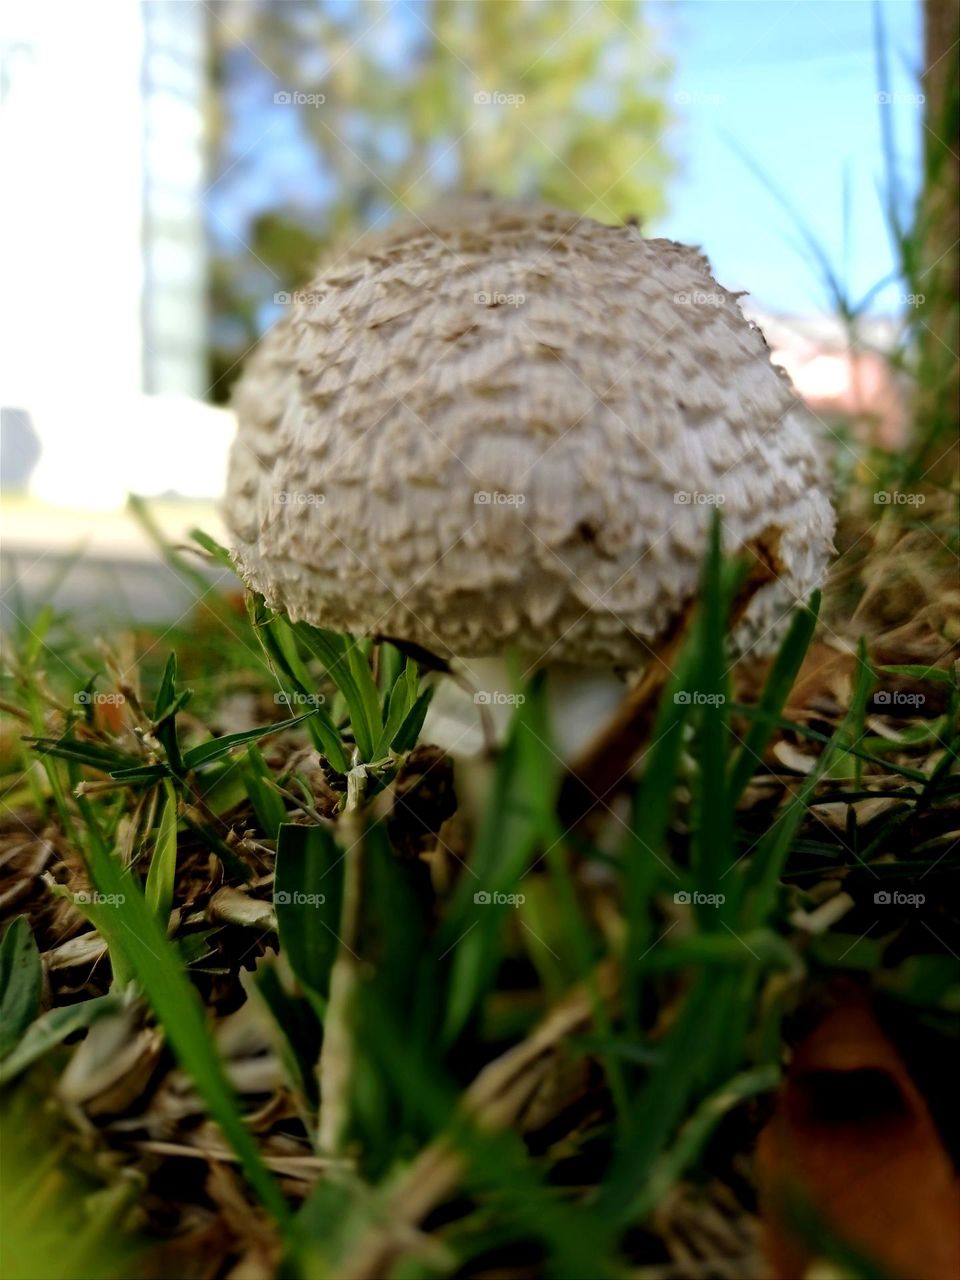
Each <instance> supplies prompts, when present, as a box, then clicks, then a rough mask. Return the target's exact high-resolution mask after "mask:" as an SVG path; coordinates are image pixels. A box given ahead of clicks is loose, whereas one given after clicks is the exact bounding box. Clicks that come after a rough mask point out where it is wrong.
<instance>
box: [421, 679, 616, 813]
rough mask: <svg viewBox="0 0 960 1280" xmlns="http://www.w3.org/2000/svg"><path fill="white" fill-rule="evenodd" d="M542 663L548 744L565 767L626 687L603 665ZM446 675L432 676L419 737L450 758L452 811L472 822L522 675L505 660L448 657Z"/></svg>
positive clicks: (604, 721) (613, 709) (515, 702)
mask: <svg viewBox="0 0 960 1280" xmlns="http://www.w3.org/2000/svg"><path fill="white" fill-rule="evenodd" d="M544 669H545V671H546V674H547V687H546V694H547V712H548V716H549V721H550V729H551V741H550V743H549V746H550V748H551V750H553V751H554V752H555V753H556V755H557V757H558V758H559V759H560V760H561V761H562V762H563V764H564V765H569V764H570V763H571V761H572V760H573V759H575V758H576V757H577V756H578V755H579V754H580V753H581V752H582V751H583V749H584V748H585V747H586V746H587V745H588V744H589V743H590V742H592V741H593V740H594V738H595V737H596V735H597V734H598V733H599V732H600V731H601V729H602V728H603V727H604V726H605V725H606V724H607V723H608V722H609V720H610V718H611V716H613V715H614V713H615V712H616V710H617V708H618V707H619V705H620V703H621V702H622V700H623V698H624V696H625V694H626V691H627V686H626V683H625V681H624V680H623V679H622V678H621V677H620V676H619V675H617V674H616V673H615V672H614V671H611V670H605V669H603V668H591V667H577V666H573V665H570V664H564V663H553V664H550V663H548V664H544ZM525 674H530V673H525ZM452 676H453V678H451V676H449V675H437V677H436V681H437V686H436V692H435V693H434V696H433V700H432V702H431V704H430V709H429V711H428V712H427V718H426V720H425V721H424V726H423V733H422V735H421V736H422V739H423V741H424V742H431V743H434V744H435V745H436V746H438V747H440V748H441V749H442V750H443V751H445V752H446V753H447V754H448V755H449V756H450V757H451V758H452V759H453V762H454V767H455V771H456V788H457V798H458V801H459V807H460V810H461V812H463V813H465V815H466V817H467V818H468V819H470V820H475V819H476V818H478V817H479V816H480V814H482V813H483V810H484V807H485V804H486V799H487V796H488V794H489V784H490V776H491V770H492V759H493V756H494V754H495V751H496V749H497V748H499V747H501V746H502V745H503V743H504V741H505V739H506V736H507V732H508V730H509V726H510V721H511V720H512V718H513V715H514V713H515V712H516V709H517V706H518V705H519V703H520V702H521V701H522V699H523V696H524V695H523V693H522V692H521V690H520V687H518V686H522V683H523V681H522V680H521V681H518V680H517V678H516V675H515V674H514V673H513V672H512V671H511V666H510V664H509V662H508V661H507V660H506V659H505V658H470V659H456V660H455V661H454V662H453V664H452Z"/></svg>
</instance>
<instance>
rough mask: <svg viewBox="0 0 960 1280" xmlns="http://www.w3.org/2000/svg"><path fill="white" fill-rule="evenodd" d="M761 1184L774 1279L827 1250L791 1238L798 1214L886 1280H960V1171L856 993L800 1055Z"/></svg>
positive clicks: (768, 1143)
mask: <svg viewBox="0 0 960 1280" xmlns="http://www.w3.org/2000/svg"><path fill="white" fill-rule="evenodd" d="M757 1178H758V1182H759V1186H760V1203H761V1212H762V1216H763V1223H764V1232H763V1237H764V1238H763V1244H764V1250H765V1252H766V1254H767V1256H768V1258H769V1260H770V1263H771V1265H772V1267H773V1268H774V1271H775V1274H776V1276H778V1277H781V1280H797V1278H798V1277H801V1276H805V1275H807V1274H808V1273H809V1270H810V1268H811V1267H812V1266H814V1264H816V1265H820V1263H821V1262H822V1261H823V1259H822V1253H823V1249H822V1248H817V1247H816V1245H814V1244H812V1243H811V1241H810V1240H809V1239H805V1238H803V1235H802V1233H800V1232H799V1231H798V1230H797V1225H796V1218H795V1207H796V1205H797V1204H802V1205H803V1206H805V1207H806V1208H808V1209H809V1210H810V1211H811V1213H812V1214H813V1216H814V1217H815V1219H816V1220H817V1222H818V1223H819V1224H822V1226H823V1228H824V1229H825V1230H826V1231H827V1232H828V1233H829V1235H830V1236H832V1237H834V1238H835V1239H837V1240H840V1241H842V1242H843V1243H844V1244H845V1245H847V1246H849V1247H850V1249H851V1250H852V1251H853V1252H854V1253H856V1254H858V1255H860V1256H861V1257H863V1258H866V1259H870V1260H873V1261H874V1262H875V1263H876V1265H877V1266H878V1267H880V1268H881V1269H882V1270H883V1271H885V1272H887V1273H888V1274H889V1275H890V1276H893V1277H905V1276H909V1277H911V1280H956V1277H957V1276H958V1275H960V1183H958V1179H957V1175H956V1171H955V1170H954V1167H953V1164H952V1162H951V1161H950V1158H949V1156H948V1155H947V1152H946V1150H945V1148H944V1146H943V1143H942V1141H941V1139H940V1135H939V1134H938V1132H937V1130H936V1127H935V1125H934V1122H933V1119H932V1117H931V1114H930V1110H929V1108H928V1107H927V1104H926V1102H925V1100H924V1098H923V1097H922V1095H921V1094H920V1092H919V1090H918V1089H917V1087H916V1085H915V1084H914V1082H913V1080H912V1079H911V1077H910V1076H909V1074H908V1073H907V1069H906V1067H905V1066H904V1063H903V1060H902V1059H901V1057H900V1054H899V1053H898V1051H897V1049H896V1047H895V1045H894V1044H893V1043H892V1041H891V1040H890V1039H889V1038H888V1037H887V1036H886V1035H885V1033H884V1032H883V1031H882V1030H881V1028H880V1025H879V1024H878V1022H877V1020H876V1018H875V1017H874V1015H873V1012H872V1011H871V1009H870V1006H869V1003H868V1001H867V999H866V997H865V996H863V995H862V994H861V993H860V992H859V991H857V990H856V989H853V988H850V989H849V990H848V989H844V991H843V993H842V995H841V996H840V999H839V1001H838V1003H837V1004H836V1005H835V1006H834V1007H833V1008H832V1009H831V1011H830V1012H829V1013H827V1015H826V1016H825V1017H824V1018H823V1019H822V1020H821V1021H820V1022H819V1024H818V1025H817V1026H816V1028H815V1029H814V1031H813V1032H812V1033H811V1034H810V1035H809V1036H808V1037H807V1038H806V1039H805V1040H804V1041H803V1042H802V1043H801V1045H800V1047H799V1048H798V1050H797V1052H796V1055H795V1057H794V1060H793V1063H792V1065H791V1067H790V1070H789V1073H788V1075H787V1079H786V1082H785V1084H784V1086H783V1089H782V1091H781V1093H780V1097H779V1100H778V1103H777V1107H776V1110H775V1113H774V1115H773V1117H772V1119H771V1120H770V1122H769V1124H768V1125H767V1127H766V1128H765V1129H764V1131H763V1133H762V1134H761V1135H760V1140H759V1143H758V1146H757Z"/></svg>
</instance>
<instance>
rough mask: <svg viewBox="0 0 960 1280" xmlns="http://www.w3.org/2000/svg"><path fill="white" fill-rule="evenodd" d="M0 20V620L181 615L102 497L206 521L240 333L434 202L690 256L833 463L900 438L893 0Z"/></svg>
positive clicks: (919, 35)
mask: <svg viewBox="0 0 960 1280" xmlns="http://www.w3.org/2000/svg"><path fill="white" fill-rule="evenodd" d="M2 21H3V34H4V55H3V100H2V135H3V147H4V153H3V158H2V163H3V172H4V174H5V176H6V179H7V181H6V184H5V186H6V198H5V199H4V201H3V267H2V271H3V284H4V288H3V302H2V304H0V325H2V329H0V350H2V353H3V363H2V369H3V372H2V377H0V404H2V409H3V453H2V481H3V497H4V503H3V507H4V511H3V539H4V557H5V570H6V572H5V582H4V596H3V607H4V610H5V613H6V615H7V616H8V617H9V614H10V612H11V611H12V612H17V611H19V610H21V609H26V608H28V607H29V605H30V602H31V601H35V600H37V599H55V600H57V601H58V602H62V603H64V604H68V605H69V606H70V607H71V608H73V609H79V610H84V609H87V610H90V611H95V612H96V613H98V614H101V613H102V612H103V611H104V610H116V611H118V612H124V611H126V612H132V613H134V614H136V615H138V616H140V617H143V618H147V619H156V618H160V617H163V616H165V615H166V614H167V613H169V612H170V611H171V609H174V608H175V607H176V606H177V603H178V601H177V600H176V598H175V595H174V594H173V593H175V591H176V587H175V585H174V583H173V581H172V580H171V579H169V578H168V577H167V576H165V575H164V570H163V568H162V566H161V565H160V564H159V562H158V561H157V559H156V556H155V553H154V552H153V550H152V549H151V546H150V543H149V539H148V538H147V537H146V535H145V534H144V531H143V529H142V527H141V525H140V524H138V523H137V521H136V520H135V519H132V518H131V516H130V513H129V510H128V509H127V506H126V503H127V497H128V494H129V493H136V494H141V495H144V496H145V497H148V498H151V499H154V500H155V501H153V503H152V505H151V510H152V511H153V515H154V518H155V519H156V521H157V522H158V523H159V524H160V525H161V526H162V527H163V528H164V529H165V531H166V532H167V533H168V534H171V535H173V536H176V534H177V532H178V531H179V530H181V529H186V528H187V527H189V526H191V525H194V524H201V525H203V526H204V527H206V528H207V529H210V530H212V531H213V532H214V533H216V532H217V517H216V499H217V496H218V494H219V493H220V491H221V488H222V484H223V477H224V471H225V461H226V454H227V450H228V448H229V442H230V439H231V436H232V433H233V419H232V416H231V413H230V410H229V395H230V388H231V385H232V384H233V382H234V380H235V378H236V377H237V375H238V373H239V371H240V370H241V368H242V366H243V362H244V359H245V357H246V355H247V354H248V352H249V351H250V349H251V348H252V346H253V345H254V344H255V343H256V341H257V338H258V336H259V335H260V334H261V333H262V332H263V331H264V330H265V329H267V328H268V327H269V326H270V324H271V323H272V322H273V321H274V320H275V319H276V318H277V316H278V315H279V314H280V313H281V309H282V307H283V306H284V305H285V301H286V298H287V296H288V294H289V293H290V292H291V291H292V290H294V289H296V288H297V287H298V286H302V285H303V284H304V283H305V282H306V280H307V279H308V277H309V272H310V267H311V264H312V262H313V261H314V260H315V258H316V257H317V255H318V254H319V253H320V252H321V251H322V250H323V248H324V246H326V245H327V244H328V243H330V241H331V240H333V239H341V238H343V237H349V235H350V234H351V233H352V232H353V231H354V230H359V229H364V228H367V227H370V226H376V225H385V224H386V223H387V221H388V220H389V219H391V218H392V217H395V216H397V215H399V214H400V213H402V211H403V210H404V209H405V208H410V209H413V210H417V209H419V208H422V207H423V206H424V205H427V204H429V202H430V201H432V200H434V199H436V198H437V197H438V196H440V195H442V194H443V193H444V192H445V191H451V190H462V189H469V190H489V191H493V192H496V193H499V194H513V195H530V196H534V195H537V196H541V197H544V198H546V199H549V200H552V201H555V202H556V203H558V204H561V205H564V206H566V207H569V208H572V209H574V210H576V211H578V212H582V213H583V214H586V215H589V216H591V217H594V218H598V219H600V220H601V221H607V222H616V221H623V220H626V219H635V220H636V221H637V222H638V223H639V225H640V227H641V228H642V230H643V231H644V233H645V234H649V235H659V236H669V237H673V238H675V239H679V240H683V241H687V242H690V243H694V244H699V245H701V246H702V247H703V249H704V250H705V252H706V253H707V254H708V256H709V257H710V259H711V262H712V263H713V266H714V270H715V273H716V274H717V276H718V278H719V279H720V280H721V281H722V283H723V284H724V285H726V286H727V287H728V288H732V289H738V290H743V291H744V292H745V294H746V296H745V298H744V300H743V305H744V307H745V309H746V310H748V311H749V313H750V314H751V315H753V316H754V317H755V318H756V319H757V320H758V321H759V323H760V324H761V325H762V327H763V328H764V331H765V333H766V335H767V338H768V341H769V342H770V345H771V347H772V349H773V351H774V357H775V359H776V360H778V361H779V362H780V363H782V364H783V365H784V366H785V367H786V368H787V369H788V370H789V371H790V373H791V375H792V376H793V378H794V380H795V382H796V384H797V386H798V388H799V390H800V391H801V393H802V394H804V395H805V396H806V397H807V399H808V401H809V402H810V404H811V405H812V407H813V408H814V409H815V411H816V412H817V413H818V415H819V416H820V417H821V418H822V420H823V421H824V423H825V424H827V426H828V427H829V430H830V432H831V433H832V435H833V437H834V439H835V440H836V441H837V442H838V447H839V449H840V453H841V456H840V464H841V468H842V467H843V466H846V467H847V468H848V469H850V468H853V467H855V466H856V461H857V457H858V456H859V454H860V453H861V452H862V451H863V450H870V449H873V448H875V447H877V446H878V445H880V446H883V447H885V448H887V449H896V448H897V447H899V445H900V443H901V440H902V434H903V431H904V425H903V422H904V413H903V409H902V394H901V388H900V386H899V385H898V382H897V377H896V370H895V362H894V364H892V363H891V361H890V359H889V355H890V353H891V352H892V351H895V350H897V348H898V344H900V343H901V341H902V335H903V332H904V330H905V328H906V327H908V326H909V325H910V323H911V316H912V313H914V312H915V310H916V305H917V299H916V297H915V294H914V293H912V292H910V290H909V287H908V286H907V285H906V283H905V281H904V279H903V278H902V277H901V274H900V262H901V255H900V254H899V253H898V250H897V245H896V242H895V236H892V235H891V225H892V223H893V224H895V223H896V219H897V216H898V214H899V216H900V217H902V219H903V220H904V222H906V221H908V220H909V215H910V211H911V210H912V208H913V206H914V204H915V202H916V199H917V196H918V193H919V190H920V187H921V182H922V173H923V165H924V152H925V128H926V126H925V124H924V93H923V91H922V85H921V73H922V72H923V70H924V66H925V62H926V64H929V62H930V60H931V59H930V56H929V54H930V50H929V47H928V48H927V49H926V50H925V48H924V33H923V9H922V6H921V5H920V4H919V3H915V2H914V0H883V2H882V3H877V4H875V3H871V2H869V0H754V2H747V3H744V2H741V0H676V2H673V3H667V2H664V0H647V3H643V4H641V3H634V2H633V0H622V2H621V0H477V2H471V0H397V2H394V0H372V2H369V0H280V2H277V0H273V2H269V0H219V2H215V0H212V2H211V3H194V2H193V0H147V2H146V3H140V4H138V3H135V2H134V0H90V2H88V3H77V2H76V0H63V2H62V3H61V2H60V0H22V2H19V0H10V2H9V3H8V4H7V6H6V8H5V13H4V16H3V19H2ZM928 45H929V41H928ZM937 56H943V57H945V58H947V59H950V60H951V61H952V60H953V59H954V57H955V51H954V52H951V51H950V50H948V49H946V48H945V49H944V50H943V53H942V55H937ZM81 548H82V550H83V558H82V561H78V556H77V553H78V552H79V551H80V549H81Z"/></svg>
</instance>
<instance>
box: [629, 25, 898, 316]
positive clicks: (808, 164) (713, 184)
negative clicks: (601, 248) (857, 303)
mask: <svg viewBox="0 0 960 1280" xmlns="http://www.w3.org/2000/svg"><path fill="white" fill-rule="evenodd" d="M873 8H874V6H873V4H872V2H870V0H822V2H821V0H682V2H680V3H670V4H667V3H662V2H660V0H657V2H656V3H653V4H650V5H648V12H649V14H650V16H651V18H652V19H653V20H654V21H655V23H656V24H657V26H658V27H659V28H660V29H661V42H662V46H663V47H664V48H665V50H666V51H667V52H668V53H669V54H670V55H671V56H672V57H673V59H674V61H675V75H674V82H673V86H672V93H673V95H674V96H676V95H686V97H689V102H687V101H686V98H684V101H682V102H681V103H678V104H677V105H676V108H675V109H676V110H677V111H678V112H679V113H680V115H679V119H678V125H677V129H676V132H675V134H674V136H673V141H672V145H673V150H674V154H675V155H676V156H677V158H678V160H679V161H680V172H679V175H678V176H677V177H676V178H675V179H674V182H673V183H672V185H671V187H670V190H669V193H668V196H669V205H670V209H669V213H668V214H667V216H666V217H665V218H663V219H662V220H661V221H660V222H659V223H658V225H657V226H656V228H654V229H655V230H656V231H657V232H658V233H659V234H662V235H668V236H672V237H673V238H674V239H677V240H684V241H688V242H691V243H699V244H702V245H703V247H704V249H705V250H706V252H707V254H708V255H709V257H710V258H711V260H712V262H713V265H714V268H715V270H716V273H717V275H718V277H719V278H720V279H721V281H722V282H723V283H724V284H725V285H726V286H727V287H728V288H734V289H736V288H740V289H747V290H748V291H749V292H750V293H751V294H752V295H753V296H754V298H755V299H756V301H757V302H758V303H759V304H760V305H762V306H764V307H766V308H770V309H773V310H777V311H788V312H800V313H806V312H809V311H815V310H821V309H822V308H823V306H824V294H823V290H822V289H821V288H820V287H819V285H818V278H817V275H816V272H815V270H814V269H813V268H812V267H811V265H810V262H809V258H808V256H807V255H806V254H805V253H804V252H803V251H802V250H801V249H799V248H798V247H796V246H797V245H798V244H799V237H798V235H797V233H796V231H795V230H794V228H793V227H792V226H791V224H790V220H789V218H788V217H787V215H786V214H785V213H784V211H783V209H782V208H781V207H780V206H779V205H778V203H777V201H776V200H775V199H774V198H773V197H772V196H771V195H770V194H769V193H768V192H767V191H766V190H765V188H764V186H763V184H762V183H761V182H760V181H759V179H758V178H757V177H755V176H754V174H753V173H752V172H751V171H750V168H749V167H748V165H747V164H746V163H744V161H743V160H742V159H741V158H740V156H739V155H738V154H737V152H738V149H739V150H741V151H742V152H745V153H747V154H748V155H749V156H750V158H751V159H752V160H753V161H754V162H755V164H756V165H757V167H758V168H759V169H760V170H762V171H763V172H764V173H765V174H766V175H767V176H768V178H769V179H770V180H771V181H772V182H773V183H774V184H775V185H776V187H777V188H778V189H779V190H781V191H782V192H783V194H784V195H785V197H786V198H787V199H788V201H789V203H790V205H791V207H792V208H793V209H794V210H795V212H796V214H797V215H798V216H799V217H801V218H802V219H803V221H804V222H805V223H806V224H807V225H808V226H809V227H810V229H811V230H812V231H813V232H814V234H815V235H816V236H817V237H818V239H819V240H820V241H821V242H822V244H823V245H824V247H825V248H826V249H827V250H828V252H829V254H830V257H831V260H832V261H833V262H834V263H836V264H837V266H838V268H839V267H840V266H842V264H843V263H844V258H845V251H844V235H843V225H844V216H843V209H844V185H845V174H846V175H847V177H846V183H847V184H848V191H849V196H848V201H849V206H848V207H849V210H850V217H849V227H850V234H849V236H848V246H847V251H846V261H847V278H848V282H849V286H850V288H851V292H852V293H853V294H854V295H855V296H857V295H860V294H863V293H865V292H866V290H867V289H869V288H870V287H871V286H872V285H873V284H875V283H876V282H877V281H878V280H879V279H881V278H882V277H883V276H884V275H886V274H887V273H888V272H889V271H890V270H891V268H892V265H893V259H892V256H891V252H890V245H889V241H888V237H887V232H886V227H885V223H884V220H883V217H882V214H881V208H880V202H879V200H878V196H877V184H878V182H879V181H881V179H882V174H883V166H882V162H881V148H880V125H879V112H880V109H881V108H880V107H879V106H878V104H877V100H876V96H877V78H876V64H875V52H874V32H873V22H874V14H873ZM882 16H883V20H884V25H885V28H886V34H887V41H888V46H889V61H890V71H891V77H892V90H893V94H894V97H895V101H894V103H893V104H891V105H889V106H884V107H883V110H885V111H890V112H892V113H893V121H894V128H895V133H896V138H897V151H898V159H899V162H900V170H901V178H902V182H903V188H904V190H905V191H906V192H913V191H914V190H915V189H916V182H917V174H918V172H919V154H920V136H921V131H922V125H921V119H920V112H921V107H920V105H919V104H918V103H916V102H915V101H914V100H913V99H914V98H915V96H916V95H917V92H918V85H917V78H916V77H917V72H918V70H919V68H920V66H921V65H922V56H921V55H922V30H921V7H920V5H919V4H918V3H914V0H884V3H883V5H882ZM898 294H899V289H898V288H896V287H892V288H890V289H888V290H886V291H885V293H884V294H883V295H881V297H880V298H879V299H878V305H879V306H880V307H881V308H882V309H883V310H888V309H891V308H893V307H894V306H895V305H896V298H897V295H898Z"/></svg>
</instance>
